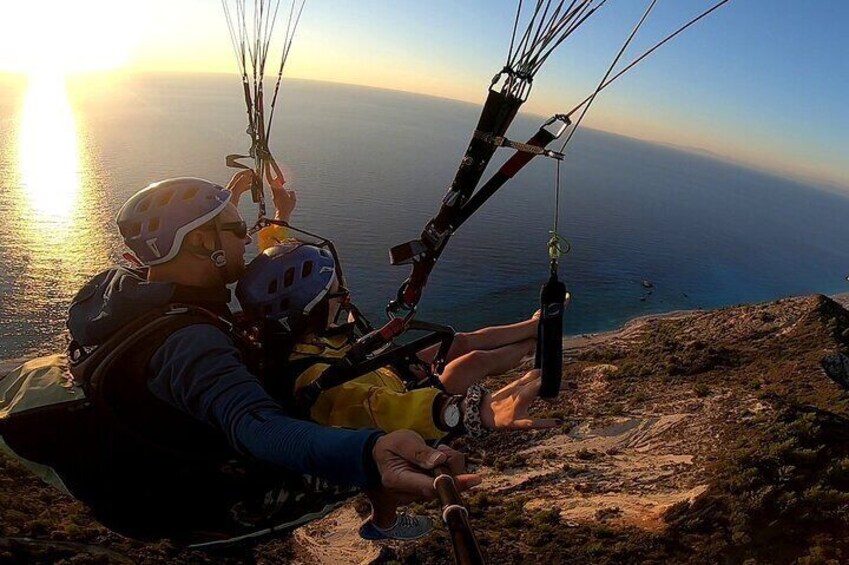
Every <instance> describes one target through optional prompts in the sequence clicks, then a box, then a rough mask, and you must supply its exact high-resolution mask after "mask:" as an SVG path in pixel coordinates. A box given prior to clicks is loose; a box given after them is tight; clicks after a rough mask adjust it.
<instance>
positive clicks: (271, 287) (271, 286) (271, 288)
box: [268, 279, 277, 294]
mask: <svg viewBox="0 0 849 565" xmlns="http://www.w3.org/2000/svg"><path fill="white" fill-rule="evenodd" d="M268 294H277V279H274V280H273V281H271V282H270V283H268Z"/></svg>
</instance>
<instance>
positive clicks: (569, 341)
mask: <svg viewBox="0 0 849 565" xmlns="http://www.w3.org/2000/svg"><path fill="white" fill-rule="evenodd" d="M828 297H829V298H831V299H832V300H834V301H836V302H838V303H840V304H841V305H842V306H843V307H844V308H847V309H849V292H842V293H838V294H832V295H828ZM785 298H798V297H790V296H788V297H785ZM777 300H781V299H777ZM775 301H776V300H772V301H770V302H775ZM729 307H731V306H726V307H725V308H729ZM706 311H707V310H670V311H669V312H662V313H659V314H644V315H642V316H636V317H634V318H631V319H630V320H628V321H627V322H625V323H624V324H622V325H621V326H619V327H617V328H613V329H610V330H607V331H604V332H597V333H589V334H578V335H567V336H564V337H563V353H564V354H568V353H570V352H574V351H577V350H579V349H583V348H585V347H590V346H594V345H598V344H601V343H604V342H606V341H608V340H610V339H612V338H613V337H615V336H621V335H622V334H623V333H624V332H626V331H628V330H629V329H630V330H633V329H635V328H638V327H640V326H642V325H644V324H646V323H649V322H651V321H652V320H657V319H662V318H665V319H670V318H677V317H684V316H687V315H690V314H692V313H694V312H706ZM47 354H48V353H47V352H37V351H33V352H32V353H30V354H28V355H24V356H21V357H14V358H10V359H0V377H2V376H3V375H5V374H6V373H8V372H10V371H12V370H13V369H15V368H16V367H18V366H19V365H21V364H22V363H24V362H26V361H28V360H30V359H33V358H34V357H38V356H39V355H47Z"/></svg>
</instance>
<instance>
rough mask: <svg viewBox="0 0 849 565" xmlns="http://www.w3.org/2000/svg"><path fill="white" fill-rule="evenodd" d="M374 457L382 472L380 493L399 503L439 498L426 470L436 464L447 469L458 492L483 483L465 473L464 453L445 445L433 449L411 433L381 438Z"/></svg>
mask: <svg viewBox="0 0 849 565" xmlns="http://www.w3.org/2000/svg"><path fill="white" fill-rule="evenodd" d="M372 455H373V456H374V461H375V463H377V468H378V470H379V471H380V480H381V483H382V485H383V486H382V489H381V490H383V491H385V494H386V495H387V496H389V497H391V498H392V499H393V500H396V501H398V502H399V503H400V504H407V503H409V502H413V501H415V500H426V499H431V498H435V497H436V491H435V490H434V489H433V475H431V474H430V473H428V472H427V471H429V470H431V469H433V468H434V467H436V466H437V465H447V466H448V468H449V469H450V470H451V474H452V475H454V482H455V483H456V485H457V490H459V491H463V490H466V489H468V488H470V487H473V486H476V485H479V484H480V482H481V481H480V477H478V476H477V475H471V474H464V471H465V467H466V465H465V461H464V457H463V454H461V453H460V452H458V451H454V450H453V449H451V448H449V447H446V446H444V445H440V446H439V448H438V449H433V448H432V447H429V446H428V445H427V444H426V443H425V442H424V440H423V439H422V437H421V436H420V435H419V434H417V433H416V432H413V431H411V430H397V431H394V432H392V433H389V434H386V435H385V436H383V437H381V438H380V439H378V440H377V442H376V443H375V444H374V449H373V450H372Z"/></svg>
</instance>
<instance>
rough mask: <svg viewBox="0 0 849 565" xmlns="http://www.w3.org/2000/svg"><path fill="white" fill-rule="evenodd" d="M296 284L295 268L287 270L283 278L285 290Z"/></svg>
mask: <svg viewBox="0 0 849 565" xmlns="http://www.w3.org/2000/svg"><path fill="white" fill-rule="evenodd" d="M294 282H295V268H294V267H289V268H288V269H286V274H285V275H284V276H283V288H289V287H290V286H292V283H294Z"/></svg>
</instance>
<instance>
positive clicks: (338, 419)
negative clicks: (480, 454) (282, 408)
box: [257, 225, 445, 439]
mask: <svg viewBox="0 0 849 565" xmlns="http://www.w3.org/2000/svg"><path fill="white" fill-rule="evenodd" d="M288 238H289V230H288V229H286V228H285V227H283V226H278V225H270V226H266V227H264V228H262V229H261V230H260V231H259V233H258V234H257V240H258V242H257V243H258V246H259V249H260V251H265V250H266V249H268V248H269V247H271V246H272V245H276V244H278V243H280V242H282V241H285V240H286V239H288ZM349 347H350V341H349V338H348V337H347V336H334V337H318V336H316V335H308V336H305V337H304V339H302V340H301V341H300V342H299V343H298V344H297V345H295V347H294V349H293V350H292V354H291V355H290V356H289V360H290V361H296V360H299V359H304V358H306V357H325V358H327V357H331V358H340V357H342V356H344V355H345V353H346V352H347V351H348V348H349ZM327 366H328V365H327V363H320V362H318V363H316V364H314V365H311V366H310V367H309V368H308V369H307V370H306V371H304V372H303V373H302V374H301V375H299V376H298V377H297V379H296V381H295V390H298V389H300V388H302V387H304V386H306V385H308V384H309V383H311V382H312V381H314V380H315V379H317V378H318V376H319V375H320V374H321V373H322V371H324V369H325V368H327ZM438 394H439V391H438V390H437V389H435V388H421V389H416V390H407V389H406V387H405V386H404V382H403V381H402V380H401V378H400V377H399V376H398V375H397V374H396V373H395V371H393V370H392V369H390V368H388V367H382V368H380V369H378V370H376V371H372V372H371V373H367V374H365V375H363V376H362V377H358V378H356V379H354V380H352V381H348V382H347V383H345V384H343V385H339V386H337V387H333V388H331V389H329V390H326V391H324V392H322V393H321V395H319V397H318V400H317V401H316V403H315V404H314V405H313V407H312V409H311V410H310V418H311V419H312V420H313V421H314V422H317V423H319V424H324V425H326V426H340V427H345V428H371V427H374V428H379V429H381V430H384V431H386V432H391V431H394V430H413V431H415V432H418V433H419V434H420V435H421V436H422V437H423V438H424V439H439V438H441V437H443V436H444V435H445V432H443V431H442V430H440V429H439V428H437V427H436V424H435V423H434V421H433V411H434V409H433V404H434V402H435V401H436V398H437V395H438Z"/></svg>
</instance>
